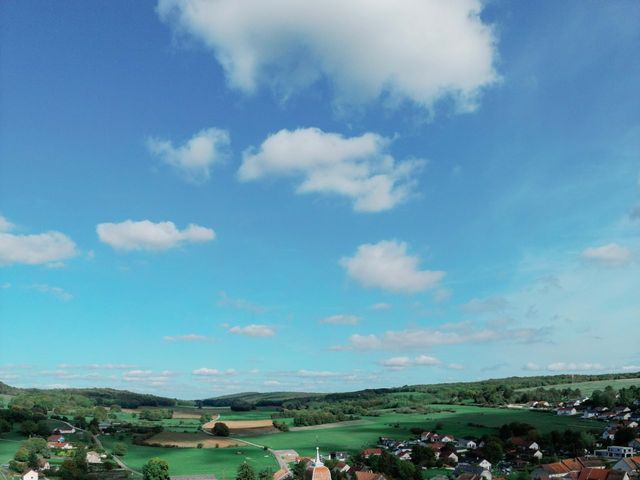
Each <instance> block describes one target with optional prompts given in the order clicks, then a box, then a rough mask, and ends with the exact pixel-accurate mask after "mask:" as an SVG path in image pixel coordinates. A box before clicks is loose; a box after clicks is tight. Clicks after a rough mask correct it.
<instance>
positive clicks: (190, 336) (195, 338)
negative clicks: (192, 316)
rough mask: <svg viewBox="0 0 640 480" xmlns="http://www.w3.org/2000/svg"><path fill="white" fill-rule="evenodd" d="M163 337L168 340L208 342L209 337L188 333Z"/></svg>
mask: <svg viewBox="0 0 640 480" xmlns="http://www.w3.org/2000/svg"><path fill="white" fill-rule="evenodd" d="M162 339H163V340H164V341H166V342H206V341H207V340H209V337H206V336H204V335H197V334H195V333H188V334H186V335H165V336H164V337H162Z"/></svg>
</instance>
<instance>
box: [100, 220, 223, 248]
mask: <svg viewBox="0 0 640 480" xmlns="http://www.w3.org/2000/svg"><path fill="white" fill-rule="evenodd" d="M96 231H97V233H98V237H99V238H100V241H102V242H103V243H106V244H108V245H110V246H111V247H113V248H114V249H116V250H123V251H131V250H155V251H160V250H168V249H170V248H174V247H178V246H180V245H183V244H185V243H195V242H208V241H211V240H213V239H214V238H215V236H216V235H215V232H214V231H213V230H212V229H210V228H206V227H201V226H200V225H193V224H190V225H189V226H187V228H185V229H184V230H179V229H178V228H176V226H175V224H174V223H173V222H158V223H154V222H151V221H149V220H141V221H133V220H126V221H124V222H121V223H100V224H98V226H97V227H96Z"/></svg>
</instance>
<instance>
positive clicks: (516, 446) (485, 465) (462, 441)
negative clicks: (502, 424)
mask: <svg viewBox="0 0 640 480" xmlns="http://www.w3.org/2000/svg"><path fill="white" fill-rule="evenodd" d="M414 445H423V446H426V447H428V448H430V449H432V450H433V452H434V454H435V457H436V459H437V460H440V461H441V462H442V464H443V465H448V466H451V467H455V466H456V465H458V464H465V465H476V466H480V467H481V468H482V469H483V470H485V471H490V470H491V464H490V463H489V462H488V461H487V460H485V459H483V458H481V456H479V455H478V451H479V450H478V449H481V448H482V447H483V446H484V444H483V442H481V441H480V442H478V441H476V440H475V439H473V438H456V437H454V436H453V435H449V434H439V433H436V432H422V434H421V435H420V437H419V438H417V439H414V440H406V441H396V440H394V439H391V438H386V437H381V438H380V446H381V447H383V448H385V449H387V450H388V451H389V452H390V453H391V454H392V455H395V456H396V457H398V458H399V459H401V460H411V449H412V447H413V446H414ZM506 445H507V450H506V452H505V453H506V456H507V457H508V458H509V459H510V460H511V461H512V462H513V463H514V465H515V466H516V467H519V466H524V465H526V464H528V463H531V462H532V461H535V462H536V463H537V462H539V461H540V460H541V459H542V457H543V454H542V452H541V451H540V446H539V445H538V443H537V442H534V441H532V440H527V439H525V438H523V437H512V438H510V439H509V440H508V441H507V442H506ZM478 474H479V473H478ZM486 476H487V475H486V474H485V477H486Z"/></svg>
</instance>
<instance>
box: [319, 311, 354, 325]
mask: <svg viewBox="0 0 640 480" xmlns="http://www.w3.org/2000/svg"><path fill="white" fill-rule="evenodd" d="M320 323H328V324H331V325H357V324H358V323H360V317H359V316H357V315H346V314H339V315H331V316H329V317H324V318H323V319H321V320H320Z"/></svg>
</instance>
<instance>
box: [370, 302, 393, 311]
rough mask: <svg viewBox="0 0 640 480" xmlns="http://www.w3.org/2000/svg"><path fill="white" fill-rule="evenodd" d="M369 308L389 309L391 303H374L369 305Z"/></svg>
mask: <svg viewBox="0 0 640 480" xmlns="http://www.w3.org/2000/svg"><path fill="white" fill-rule="evenodd" d="M369 308H370V309H371V310H375V311H378V312H380V311H383V310H389V309H390V308H392V305H391V304H390V303H383V302H381V303H374V304H373V305H370V306H369Z"/></svg>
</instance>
